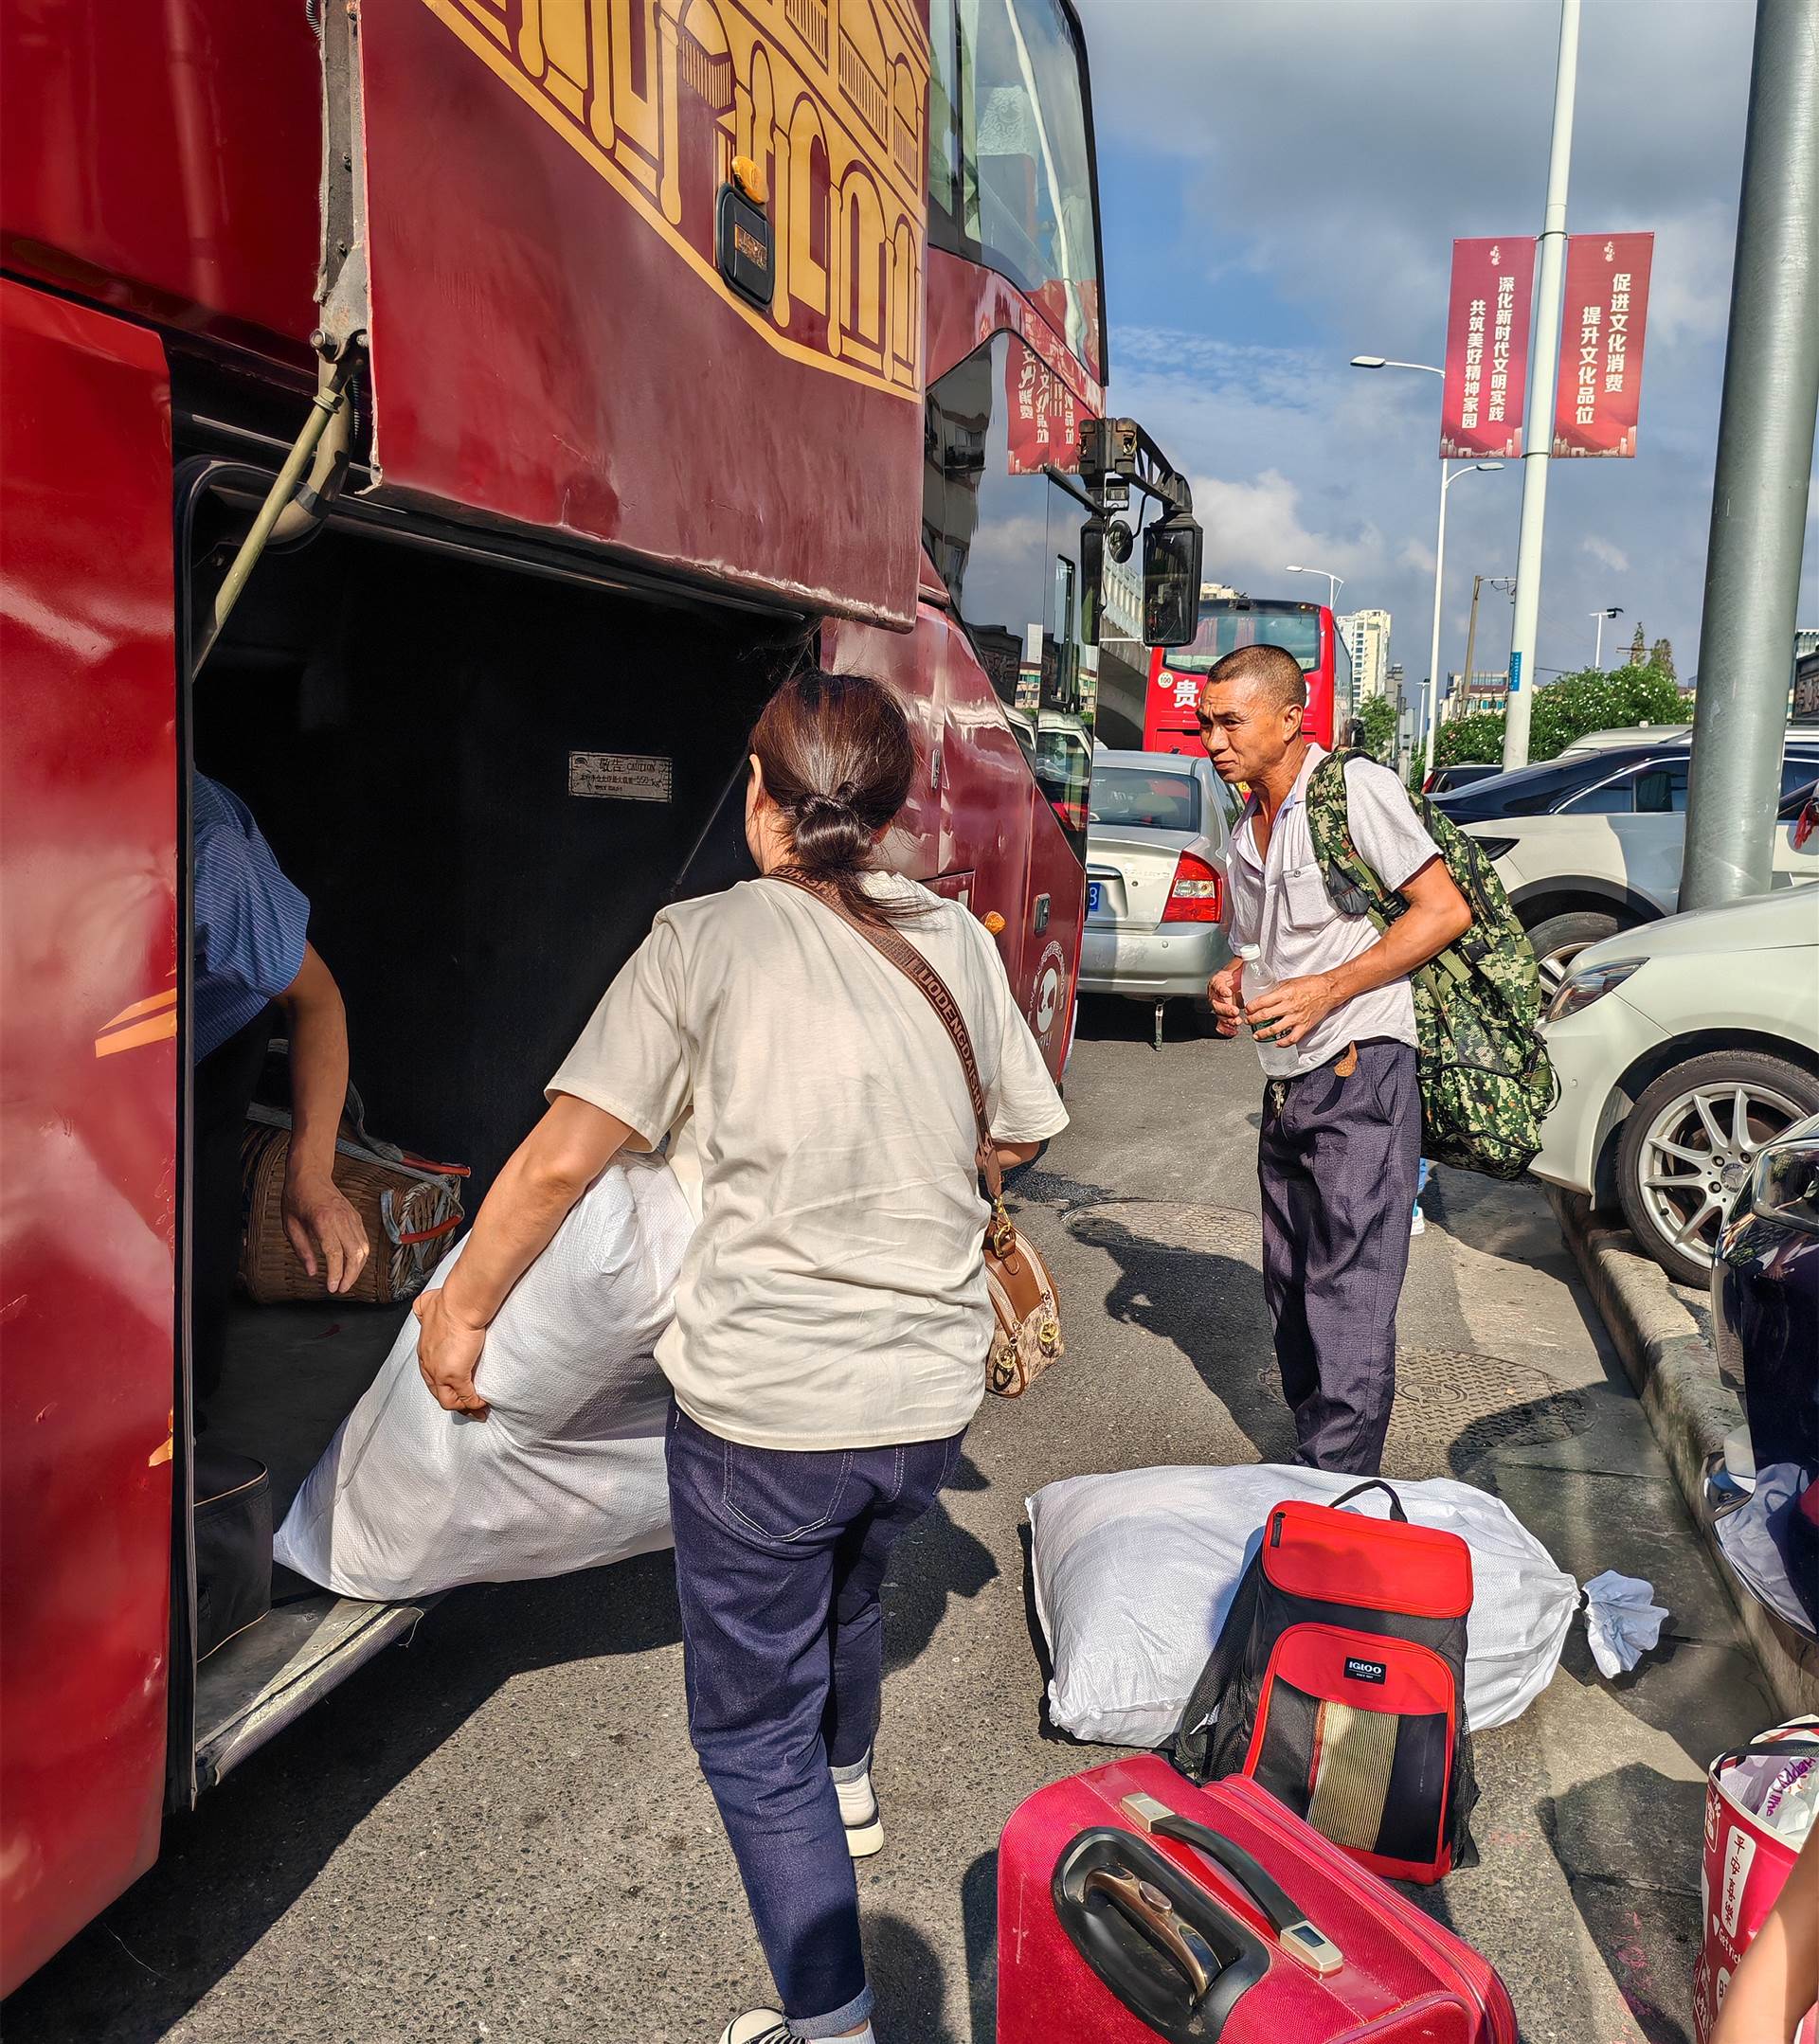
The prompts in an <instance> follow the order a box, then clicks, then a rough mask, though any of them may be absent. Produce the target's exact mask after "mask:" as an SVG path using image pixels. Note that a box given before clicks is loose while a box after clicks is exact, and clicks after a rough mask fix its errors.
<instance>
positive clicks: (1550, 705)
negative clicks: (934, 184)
mask: <svg viewBox="0 0 1819 2044" xmlns="http://www.w3.org/2000/svg"><path fill="white" fill-rule="evenodd" d="M1691 717H1692V709H1691V707H1690V706H1689V705H1688V704H1687V702H1686V701H1685V699H1684V697H1683V696H1682V695H1681V693H1680V691H1679V690H1677V689H1676V688H1675V687H1674V684H1673V682H1672V680H1671V679H1670V678H1669V677H1668V676H1667V675H1666V674H1665V673H1663V672H1662V671H1661V669H1660V668H1658V667H1655V666H1652V665H1650V666H1647V667H1619V668H1615V669H1612V671H1611V672H1608V673H1607V672H1600V670H1598V669H1597V668H1595V667H1588V668H1586V669H1584V670H1583V671H1582V672H1579V673H1576V674H1562V675H1560V676H1559V677H1558V680H1555V681H1551V682H1549V683H1548V684H1547V686H1546V687H1545V688H1541V689H1537V690H1536V691H1535V707H1534V710H1533V712H1532V715H1531V719H1530V724H1529V736H1528V756H1529V759H1530V760H1531V761H1532V762H1536V763H1537V764H1539V763H1540V762H1541V761H1543V760H1552V759H1554V758H1556V757H1557V756H1558V754H1560V753H1562V752H1564V751H1565V749H1566V748H1567V746H1568V745H1570V744H1572V743H1573V742H1574V740H1575V739H1578V738H1583V737H1584V736H1585V735H1586V733H1587V732H1588V731H1613V730H1616V729H1618V728H1619V727H1620V726H1624V725H1626V724H1685V723H1688V722H1689V721H1690V720H1691ZM1503 756H1504V713H1503V711H1502V710H1501V709H1498V710H1480V711H1478V712H1477V713H1476V714H1475V715H1473V716H1469V717H1460V718H1457V719H1455V721H1454V722H1453V723H1451V724H1443V725H1442V726H1440V729H1439V731H1438V733H1437V734H1436V736H1435V739H1434V746H1433V757H1434V759H1435V761H1436V762H1438V763H1439V764H1441V765H1443V766H1451V765H1455V764H1457V763H1458V762H1460V761H1462V760H1501V759H1502V758H1503Z"/></svg>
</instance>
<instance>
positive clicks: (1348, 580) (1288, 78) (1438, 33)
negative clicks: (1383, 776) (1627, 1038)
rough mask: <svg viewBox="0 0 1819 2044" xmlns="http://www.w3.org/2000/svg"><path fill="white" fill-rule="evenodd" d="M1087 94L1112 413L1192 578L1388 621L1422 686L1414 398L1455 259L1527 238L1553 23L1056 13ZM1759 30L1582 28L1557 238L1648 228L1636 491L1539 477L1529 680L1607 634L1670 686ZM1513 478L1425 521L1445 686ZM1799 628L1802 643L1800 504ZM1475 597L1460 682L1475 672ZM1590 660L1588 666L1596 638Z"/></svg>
mask: <svg viewBox="0 0 1819 2044" xmlns="http://www.w3.org/2000/svg"><path fill="white" fill-rule="evenodd" d="M1079 6H1080V12H1081V15H1082V18H1083V20H1084V22H1085V24H1086V29H1087V36H1088V43H1089V48H1090V57H1091V61H1092V71H1093V96H1094V114H1095V119H1096V125H1097V131H1098V145H1099V163H1100V179H1101V201H1102V209H1103V218H1104V232H1105V242H1106V270H1107V279H1106V281H1107V298H1108V311H1109V314H1110V345H1111V398H1112V403H1113V405H1114V407H1115V408H1116V409H1117V410H1118V411H1120V412H1125V413H1129V414H1131V415H1133V416H1135V417H1137V418H1139V419H1141V420H1142V421H1144V424H1145V425H1146V426H1148V427H1149V429H1150V430H1151V432H1152V433H1154V434H1155V435H1156V437H1157V438H1158V439H1160V440H1161V441H1162V445H1163V447H1164V448H1165V449H1166V450H1167V451H1168V453H1169V454H1170V456H1171V457H1173V458H1174V459H1176V460H1177V461H1178V462H1179V463H1180V465H1181V467H1182V468H1183V470H1184V471H1185V472H1186V474H1187V475H1189V476H1190V477H1191V478H1192V480H1193V483H1194V486H1195V496H1196V504H1197V508H1198V511H1199V513H1200V516H1201V520H1202V523H1203V524H1204V525H1205V527H1206V529H1207V556H1206V559H1207V572H1208V574H1209V576H1214V577H1216V578H1218V579H1219V580H1222V581H1228V582H1233V583H1236V584H1237V585H1238V586H1240V587H1243V588H1247V589H1249V590H1250V591H1251V592H1252V594H1255V595H1264V594H1269V595H1286V594H1304V595H1307V596H1313V595H1317V594H1319V593H1320V592H1322V591H1323V590H1324V583H1321V582H1320V581H1319V580H1317V579H1315V578H1312V577H1307V576H1295V575H1286V574H1284V573H1283V572H1282V570H1283V568H1284V567H1285V566H1286V565H1287V564H1288V562H1290V561H1296V562H1301V563H1304V564H1307V565H1314V566H1318V567H1323V568H1329V569H1331V570H1333V571H1334V572H1336V573H1338V574H1340V575H1342V576H1343V577H1344V578H1345V586H1344V588H1343V589H1342V592H1341V594H1340V608H1341V609H1342V610H1349V609H1356V608H1363V607H1367V606H1373V607H1380V608H1383V609H1387V610H1389V611H1391V612H1392V613H1393V615H1394V619H1395V624H1394V636H1393V654H1392V657H1394V658H1396V659H1399V660H1401V661H1403V662H1404V664H1405V665H1406V667H1407V669H1408V672H1409V676H1410V679H1411V681H1412V682H1414V681H1416V680H1418V679H1419V677H1420V676H1421V675H1423V674H1425V672H1427V666H1428V639H1429V631H1430V621H1431V606H1432V589H1433V585H1432V570H1433V539H1434V513H1435V510H1436V500H1437V493H1438V488H1439V473H1438V470H1439V459H1438V453H1437V439H1438V417H1439V390H1440V383H1439V379H1438V378H1437V377H1431V376H1420V375H1412V374H1408V373H1406V372H1392V371H1389V370H1380V371H1377V372H1367V371H1361V370H1357V369H1353V368H1349V367H1348V366H1347V365H1348V361H1349V358H1350V357H1351V356H1352V355H1354V354H1380V355H1389V356H1401V357H1404V358H1405V359H1407V360H1410V361H1414V362H1434V363H1437V362H1439V361H1440V359H1441V353H1442V350H1444V347H1445V323H1446V298H1447V278H1448V269H1449V265H1450V259H1451V244H1452V240H1453V238H1454V237H1455V236H1468V235H1483V234H1509V233H1530V234H1532V233H1534V232H1535V231H1536V230H1537V229H1538V228H1539V226H1540V212H1541V202H1542V196H1543V187H1544V184H1545V177H1546V163H1547V147H1548V131H1549V123H1550V118H1551V112H1552V97H1553V82H1554V62H1555V53H1556V49H1557V45H1558V25H1559V9H1558V4H1556V0H1079ZM1754 21H1755V9H1754V7H1753V5H1751V4H1750V0H1586V6H1585V9H1584V32H1583V40H1582V45H1581V54H1580V84H1579V103H1578V118H1577V121H1576V136H1575V151H1574V164H1573V186H1572V196H1571V201H1570V207H1569V225H1570V226H1571V227H1572V228H1573V230H1574V231H1576V232H1598V233H1608V232H1612V231H1616V230H1619V229H1627V228H1650V229H1652V230H1653V231H1654V233H1655V236H1656V243H1655V262H1654V277H1653V284H1652V292H1651V302H1650V308H1649V324H1648V347H1647V356H1646V361H1645V368H1644V380H1643V394H1642V414H1641V425H1640V448H1641V451H1640V453H1639V454H1638V455H1637V457H1636V458H1635V459H1633V460H1621V461H1620V460H1609V461H1584V462H1558V463H1555V464H1553V465H1552V471H1553V473H1552V480H1551V482H1550V486H1549V493H1548V524H1547V552H1546V559H1545V563H1544V566H1543V585H1542V595H1541V606H1542V621H1541V638H1540V665H1541V667H1542V669H1543V671H1545V670H1547V669H1556V670H1558V669H1571V668H1576V667H1580V666H1584V665H1586V664H1589V662H1590V660H1591V658H1592V648H1593V637H1594V626H1593V621H1592V618H1591V616H1590V613H1591V612H1592V610H1593V609H1594V607H1597V606H1600V605H1604V604H1612V603H1615V604H1621V605H1622V606H1623V609H1624V612H1625V615H1624V617H1623V618H1622V619H1619V620H1617V622H1616V624H1615V625H1614V626H1611V627H1607V629H1606V633H1605V653H1606V658H1607V664H1608V663H1609V661H1610V658H1611V655H1612V649H1613V644H1615V643H1617V642H1618V641H1621V642H1622V643H1624V644H1627V642H1628V639H1629V636H1630V632H1631V631H1632V630H1633V629H1634V625H1635V622H1636V620H1637V619H1641V621H1642V623H1643V624H1644V626H1645V628H1646V630H1647V632H1648V637H1649V639H1650V640H1651V641H1652V640H1653V639H1655V638H1657V637H1663V636H1666V637H1669V638H1670V639H1671V640H1672V642H1673V647H1674V653H1675V657H1676V660H1677V662H1678V664H1679V667H1680V671H1681V673H1682V674H1683V676H1684V675H1685V674H1687V673H1688V672H1691V671H1692V670H1693V669H1694V668H1695V667H1696V665H1697V652H1698V639H1699V613H1700V602H1701V594H1702V580H1703V574H1704V561H1705V545H1706V535H1707V528H1708V524H1709V521H1710V516H1711V475H1712V460H1713V452H1714V448H1715V445H1716V439H1717V427H1718V403H1719V390H1720V382H1721V379H1722V374H1723V356H1724V330H1725V323H1726V319H1727V316H1728V312H1729V298H1730V270H1731V251H1732V244H1733V240H1734V237H1735V233H1736V219H1737V198H1738V179H1739V175H1740V171H1741V165H1742V143H1743V119H1744V111H1745V101H1746V98H1747V93H1748V86H1749V69H1750V45H1751V37H1752V33H1753V27H1754ZM1521 492H1522V477H1521V474H1520V469H1519V467H1518V466H1517V465H1516V464H1514V463H1512V464H1510V465H1509V466H1508V467H1506V468H1505V469H1504V470H1503V471H1502V472H1501V473H1499V474H1495V475H1471V476H1468V478H1466V479H1465V480H1464V481H1462V482H1460V483H1459V484H1458V485H1457V487H1456V488H1455V489H1453V491H1452V492H1451V494H1450V502H1451V510H1450V514H1449V524H1448V534H1447V593H1446V607H1445V621H1444V629H1443V637H1442V642H1441V663H1442V667H1443V669H1456V668H1458V667H1460V666H1461V665H1462V664H1463V660H1464V654H1465V639H1466V622H1467V609H1468V603H1469V600H1470V595H1471V585H1472V577H1473V574H1474V573H1482V574H1484V575H1486V576H1498V575H1509V574H1512V573H1513V572H1514V569H1515V565H1516V538H1517V528H1518V524H1519V505H1520V498H1521ZM1809 501H1810V507H1811V511H1810V516H1809V522H1808V528H1807V533H1808V538H1807V563H1806V573H1805V577H1804V580H1803V583H1802V587H1801V603H1800V617H1801V621H1802V622H1803V623H1805V622H1809V621H1819V536H1816V535H1819V493H1815V494H1814V496H1813V497H1810V500H1809ZM1508 620H1509V606H1508V603H1507V601H1506V600H1504V599H1501V598H1498V597H1496V596H1495V595H1494V593H1493V592H1490V591H1486V597H1485V602H1484V607H1483V608H1482V609H1481V613H1480V621H1479V634H1480V637H1479V648H1480V652H1479V657H1478V658H1477V660H1476V661H1475V663H1474V664H1475V665H1477V666H1479V667H1481V668H1482V667H1497V666H1501V665H1502V664H1503V661H1504V656H1505V654H1506V652H1507V647H1508ZM1613 633H1614V634H1615V635H1616V638H1615V639H1614V640H1613V636H1612V635H1613Z"/></svg>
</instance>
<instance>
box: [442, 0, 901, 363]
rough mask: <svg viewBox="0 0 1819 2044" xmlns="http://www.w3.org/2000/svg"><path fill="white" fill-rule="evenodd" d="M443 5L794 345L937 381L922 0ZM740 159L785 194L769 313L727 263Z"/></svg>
mask: <svg viewBox="0 0 1819 2044" xmlns="http://www.w3.org/2000/svg"><path fill="white" fill-rule="evenodd" d="M424 5H425V6H426V7H427V8H428V9H429V10H430V11H431V13H433V14H434V15H435V16H436V17H437V19H438V20H439V21H441V22H442V23H444V24H445V25H446V26H447V27H449V28H451V29H452V30H453V31H454V32H455V34H456V35H457V36H459V38H460V40H461V41H462V42H463V43H464V44H465V45H467V47H468V48H469V49H471V50H472V51H473V52H474V53H475V54H476V55H477V57H478V58H479V59H480V60H481V62H482V63H485V64H486V66H487V67H488V69H489V70H491V71H492V72H493V73H494V74H495V76H496V77H497V78H499V79H501V80H502V81H504V82H505V83H506V84H507V85H508V86H510V87H511V89H512V90H513V92H514V93H516V94H517V96H518V98H519V99H522V100H523V101H524V102H525V103H526V105H528V106H530V107H531V108H532V109H534V111H535V112H536V113H537V114H539V115H540V116H541V117H543V119H544V120H546V121H547V122H548V123H549V126H550V127H551V128H553V129H554V130H555V131H556V133H557V134H560V135H561V136H562V137H563V139H564V140H565V141H566V142H567V143H568V145H569V146H570V147H571V148H572V149H574V150H575V151H576V152H577V153H578V154H580V155H581V156H582V157H583V158H584V159H585V161H586V162H587V163H589V164H590V165H591V166H592V167H593V168H594V170H597V171H598V172H599V173H600V175H601V176H602V178H603V179H604V180H605V182H606V183H607V184H609V185H610V186H611V187H612V188H613V189H614V190H615V191H616V192H617V193H618V194H619V195H620V196H621V198H622V199H624V200H625V201H627V202H628V203H629V204H630V205H631V206H633V207H634V208H635V209H636V211H637V212H638V213H639V217H640V218H641V219H642V220H643V221H644V222H645V224H647V225H648V226H650V227H652V228H653V229H654V230H655V231H656V232H657V234H658V235H660V236H661V237H662V239H663V241H664V242H666V243H667V244H668V245H669V246H670V247H671V248H672V249H674V250H675V253H676V254H677V255H678V256H680V257H681V258H682V259H683V260H685V261H686V262H687V263H688V264H689V266H690V267H691V268H692V269H693V271H694V272H695V274H696V275H697V276H698V277H700V278H702V280H703V281H704V282H705V283H707V284H709V285H710V286H711V288H712V289H713V291H714V292H715V294H716V295H717V296H719V297H720V298H721V300H722V302H723V303H724V304H726V305H727V306H728V307H729V309H730V310H731V311H732V312H734V313H736V314H738V315H739V317H741V318H742V319H744V320H745V321H746V322H747V325H748V326H750V327H752V328H754V329H755V330H757V331H758V332H762V333H763V334H764V336H765V339H766V341H768V342H769V344H770V345H771V346H772V347H773V348H775V349H776V350H778V351H779V352H780V353H782V354H784V355H787V356H789V357H790V358H791V359H792V360H795V361H799V362H803V363H806V364H808V365H810V366H811V367H814V368H820V369H824V370H827V371H829V372H831V373H832V374H835V375H838V376H843V377H846V378H849V379H851V380H853V381H855V382H858V383H864V384H870V385H874V386H876V387H877V388H879V389H881V390H886V391H889V392H890V393H891V394H892V395H893V396H897V397H904V398H916V397H919V396H920V394H921V387H922V360H921V355H922V294H923V283H924V277H925V273H926V269H927V241H928V212H927V206H926V201H925V195H924V191H923V179H922V165H923V156H924V131H925V122H926V118H927V109H928V38H927V36H926V34H925V32H924V30H923V28H922V26H921V23H920V21H919V20H918V18H917V14H916V10H915V8H914V6H913V4H912V0H424ZM735 157H748V158H749V159H750V160H751V162H752V163H753V164H754V165H756V167H757V170H758V172H759V174H760V176H761V178H762V181H763V182H762V186H761V188H762V189H764V190H765V191H767V192H768V193H770V195H771V200H770V204H771V209H772V220H773V224H774V226H775V230H776V245H777V277H776V288H775V292H774V294H773V296H772V299H771V302H770V305H769V307H768V308H767V309H763V310H761V309H760V308H758V307H756V306H753V305H748V304H747V303H745V302H744V301H743V300H741V299H740V298H738V297H736V296H733V295H732V294H731V293H730V292H729V291H728V290H727V288H726V286H725V284H724V282H723V280H722V278H721V276H720V272H719V269H718V266H717V263H716V260H715V254H714V208H715V205H716V203H717V200H718V197H719V192H720V188H721V187H722V186H723V185H725V184H726V183H728V182H729V180H730V178H731V176H732V166H733V159H734V158H735Z"/></svg>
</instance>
